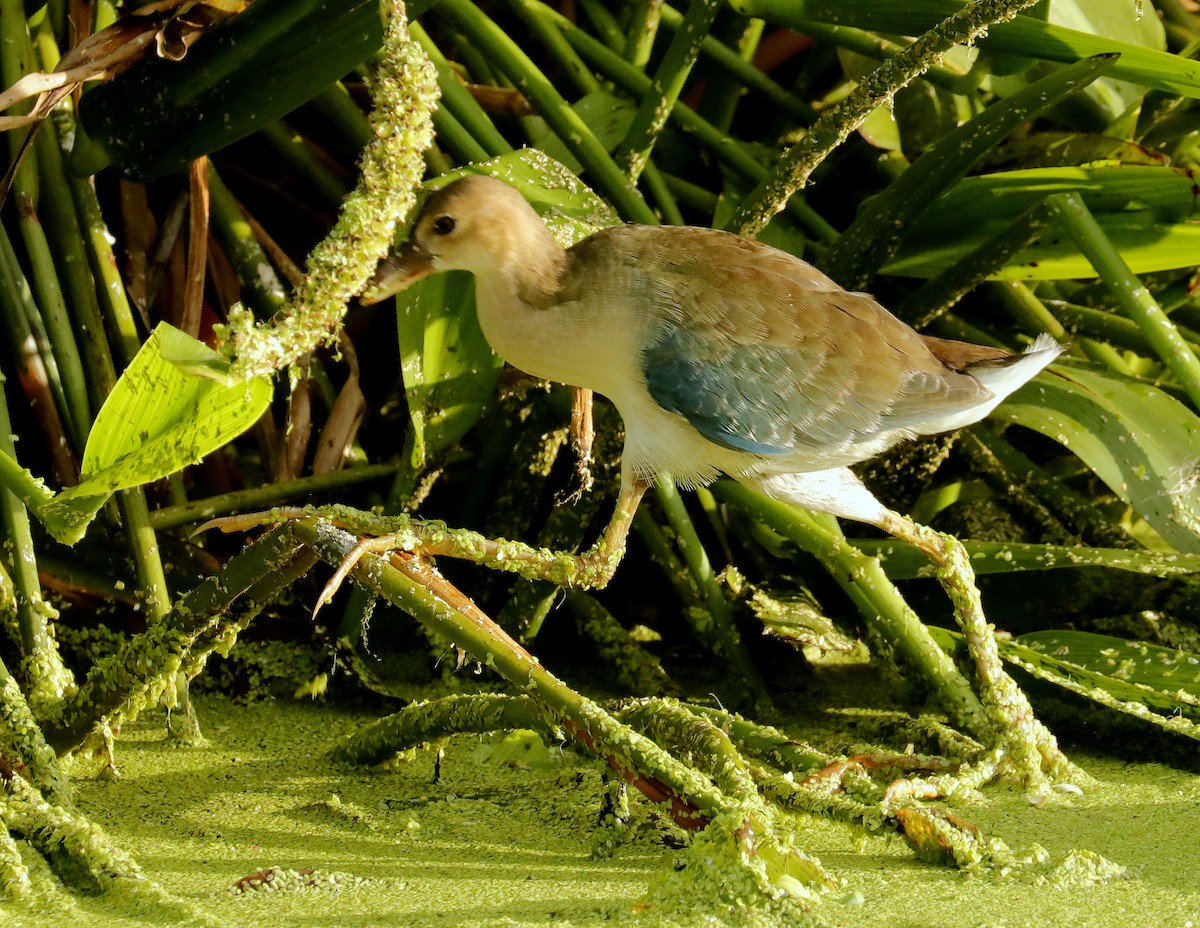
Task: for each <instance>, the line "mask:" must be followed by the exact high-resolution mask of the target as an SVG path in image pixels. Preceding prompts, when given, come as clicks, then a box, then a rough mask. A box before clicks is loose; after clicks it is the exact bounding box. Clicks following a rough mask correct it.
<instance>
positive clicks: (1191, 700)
mask: <svg viewBox="0 0 1200 928" xmlns="http://www.w3.org/2000/svg"><path fill="white" fill-rule="evenodd" d="M929 631H930V633H931V634H932V635H933V637H934V639H935V640H936V641H937V642H938V644H939V645H940V646H941V647H942V648H944V649H946V650H947V651H953V650H955V649H956V648H958V647H959V646H960V645H961V643H962V636H961V635H960V634H958V633H957V632H952V631H950V630H949V629H944V628H930V630H929ZM998 643H999V647H1000V655H1001V656H1002V657H1003V658H1004V659H1005V660H1007V661H1011V662H1012V663H1014V664H1016V665H1017V666H1018V667H1020V668H1021V669H1022V670H1025V671H1026V672H1028V673H1030V674H1032V675H1033V676H1035V677H1037V678H1038V679H1039V680H1044V681H1046V682H1047V683H1052V684H1054V685H1056V686H1060V687H1062V688H1063V689H1066V690H1069V691H1070V692H1072V693H1075V694H1077V695H1079V696H1082V697H1083V698H1085V699H1088V700H1091V701H1092V702H1095V703H1097V704H1099V705H1102V706H1106V707H1108V708H1110V709H1114V710H1116V711H1117V712H1122V713H1124V714H1126V715H1129V716H1132V717H1133V718H1137V719H1140V720H1141V721H1143V722H1148V723H1149V724H1151V725H1155V726H1157V727H1159V728H1162V729H1165V730H1167V731H1170V732H1173V733H1174V734H1178V735H1183V736H1184V737H1187V738H1192V739H1195V740H1200V654H1193V653H1190V652H1188V651H1177V650H1174V649H1172V648H1164V647H1160V646H1158V645H1152V644H1145V643H1143V642H1140V641H1126V640H1125V639H1123V638H1113V637H1111V636H1109V635H1096V634H1092V633H1091V632H1077V631H1054V630H1049V631H1040V632H1033V633H1031V634H1028V635H1021V636H1020V637H1018V638H1016V639H1015V640H1013V641H1000V642H998Z"/></svg>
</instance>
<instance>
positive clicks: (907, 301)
mask: <svg viewBox="0 0 1200 928" xmlns="http://www.w3.org/2000/svg"><path fill="white" fill-rule="evenodd" d="M1049 222H1050V214H1049V211H1048V210H1047V209H1046V207H1045V206H1044V205H1042V204H1038V205H1037V206H1034V207H1031V208H1030V209H1028V210H1026V211H1025V212H1024V213H1022V214H1021V215H1020V216H1018V217H1017V218H1016V219H1014V220H1013V221H1012V223H1010V224H1009V225H1008V226H1005V228H1004V229H1002V230H1001V231H1000V232H998V233H996V234H995V235H993V236H992V237H991V238H989V239H987V240H986V241H984V242H982V243H981V244H980V245H979V246H977V247H976V248H973V249H972V250H971V252H970V253H969V254H967V255H965V256H963V258H961V259H960V260H958V261H955V262H954V264H952V265H950V267H948V268H946V270H944V271H942V272H941V273H939V274H938V275H937V276H936V277H931V278H930V279H929V280H927V281H925V283H923V284H922V285H921V286H920V287H918V288H917V289H916V290H914V291H913V292H912V293H910V294H908V296H906V297H905V298H904V300H903V302H901V303H900V304H899V305H898V306H896V307H895V313H896V315H897V316H899V317H900V318H901V319H903V320H904V321H905V322H907V323H908V324H909V325H911V326H912V327H913V328H914V329H918V330H920V329H923V328H925V327H926V326H927V325H929V324H930V323H931V322H933V321H934V320H935V319H937V318H938V317H939V316H941V315H943V314H944V313H947V312H949V311H950V309H951V307H953V306H954V305H955V304H956V303H958V301H959V300H961V299H962V298H963V297H964V296H966V295H967V294H968V293H970V292H971V291H972V290H974V289H975V288H976V287H977V286H979V285H980V284H981V283H983V282H984V281H985V280H987V279H988V278H989V277H991V275H992V274H994V273H996V272H997V271H999V270H1000V269H1001V268H1002V267H1004V266H1005V265H1006V264H1008V262H1009V261H1010V260H1012V259H1013V258H1015V257H1016V256H1017V255H1018V254H1020V253H1021V252H1022V251H1024V250H1025V249H1026V248H1028V247H1029V246H1030V245H1032V244H1033V243H1034V242H1036V241H1037V240H1038V238H1039V237H1040V236H1041V234H1042V232H1043V230H1044V229H1045V227H1046V225H1047V224H1048V223H1049ZM1046 315H1047V316H1048V317H1049V318H1048V319H1044V320H1043V321H1042V324H1041V325H1038V326H1036V327H1035V331H1048V332H1051V333H1052V334H1053V335H1055V336H1056V337H1062V334H1065V333H1062V331H1061V330H1062V326H1060V325H1057V324H1056V323H1055V322H1054V318H1053V317H1052V316H1049V314H1048V313H1047V314H1046ZM1047 322H1048V323H1050V327H1049V328H1047V324H1046V323H1047Z"/></svg>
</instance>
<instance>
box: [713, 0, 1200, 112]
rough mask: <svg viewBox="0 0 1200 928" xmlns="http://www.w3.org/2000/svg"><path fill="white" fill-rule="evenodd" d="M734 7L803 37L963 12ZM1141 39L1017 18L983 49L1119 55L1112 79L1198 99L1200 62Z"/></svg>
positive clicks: (875, 2)
mask: <svg viewBox="0 0 1200 928" xmlns="http://www.w3.org/2000/svg"><path fill="white" fill-rule="evenodd" d="M730 5H731V6H733V7H734V9H736V10H738V12H740V13H743V14H745V15H747V16H754V17H758V18H760V19H765V20H767V21H768V22H771V23H777V24H779V25H784V26H790V27H791V28H793V29H795V30H797V31H799V32H803V31H804V27H805V25H806V24H807V23H809V22H818V23H833V24H835V25H845V26H853V27H854V28H856V29H867V30H870V31H872V32H884V33H893V34H899V35H920V34H921V33H923V32H926V31H927V30H929V29H932V28H933V27H935V26H936V25H938V23H940V22H941V21H942V20H943V19H945V18H946V17H947V16H950V15H952V14H954V13H957V12H958V11H959V10H961V9H962V7H963V3H962V2H961V0H906V2H905V3H880V2H879V0H730ZM1142 15H1143V16H1147V17H1152V16H1154V11H1153V9H1152V8H1151V7H1150V6H1149V5H1147V6H1146V10H1145V12H1144V13H1143V14H1142ZM1141 39H1142V37H1141V35H1140V34H1139V35H1138V36H1135V37H1134V39H1133V41H1122V40H1118V39H1109V38H1104V37H1103V36H1099V35H1092V34H1090V33H1088V32H1083V31H1080V30H1078V29H1069V28H1066V27H1065V26H1059V25H1055V24H1053V23H1048V22H1043V21H1041V20H1038V19H1036V18H1034V17H1031V16H1016V17H1014V18H1013V19H1012V20H1010V21H1009V22H1005V23H997V24H995V25H994V26H992V27H991V28H990V29H989V30H988V34H987V36H985V37H984V38H982V39H981V40H980V41H979V45H980V47H981V48H984V49H987V50H988V51H989V52H997V51H998V52H1005V53H1008V54H1012V55H1018V56H1023V57H1026V58H1038V59H1041V60H1044V61H1062V62H1072V61H1079V60H1080V59H1083V58H1090V57H1091V56H1092V55H1101V54H1105V53H1107V52H1117V53H1119V54H1120V56H1121V57H1120V59H1119V60H1118V61H1117V62H1116V64H1114V65H1113V67H1112V70H1111V71H1110V72H1109V74H1108V76H1109V77H1112V78H1119V79H1120V80H1126V81H1132V82H1134V83H1137V84H1142V85H1144V86H1146V87H1153V88H1155V89H1157V90H1165V91H1168V92H1170V93H1176V94H1181V95H1183V96H1185V97H1200V62H1196V61H1192V60H1189V59H1187V58H1181V57H1179V56H1178V55H1171V54H1169V53H1167V52H1164V51H1159V50H1158V49H1156V48H1145V47H1143V46H1142V45H1140V44H1136V43H1137V42H1139V41H1141Z"/></svg>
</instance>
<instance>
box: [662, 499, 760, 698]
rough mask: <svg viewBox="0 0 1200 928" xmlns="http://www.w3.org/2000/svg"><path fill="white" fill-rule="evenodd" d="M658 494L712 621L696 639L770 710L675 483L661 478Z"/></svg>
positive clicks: (727, 603) (758, 677)
mask: <svg viewBox="0 0 1200 928" xmlns="http://www.w3.org/2000/svg"><path fill="white" fill-rule="evenodd" d="M655 491H656V493H657V496H658V502H659V505H660V506H662V509H663V512H664V513H665V514H666V516H667V520H668V521H669V522H670V523H671V528H672V529H674V531H675V538H676V543H677V544H678V546H679V551H680V553H681V554H682V555H683V560H684V562H685V563H686V564H687V566H688V571H689V572H690V573H691V575H692V580H694V581H695V583H696V586H697V587H698V588H699V589H700V593H701V595H702V596H703V597H704V608H705V610H706V611H707V612H708V615H709V617H710V618H711V620H712V625H711V626H710V627H708V628H700V627H696V628H695V631H696V633H697V638H699V639H700V641H702V642H703V643H705V644H706V645H708V646H709V647H711V648H713V650H714V651H715V652H716V653H717V654H719V655H720V656H721V657H722V658H723V659H724V660H725V662H726V663H727V664H728V665H729V669H730V670H731V671H732V672H733V673H734V674H735V675H736V677H737V679H738V682H739V683H740V684H741V685H742V686H743V687H744V691H745V693H746V694H747V695H748V696H749V697H750V699H751V701H752V702H753V703H754V704H755V705H756V706H758V707H762V708H765V707H768V706H769V705H770V703H771V697H770V695H769V693H768V692H767V685H766V683H765V682H764V681H763V678H762V674H760V673H759V671H758V668H757V667H755V666H754V662H753V660H751V658H750V654H749V652H748V651H747V650H746V646H745V645H744V644H742V641H741V639H740V638H739V636H738V633H737V629H736V628H735V627H734V623H733V616H732V615H731V614H730V611H729V602H728V601H727V600H726V599H725V591H724V590H723V589H722V588H721V584H720V582H719V581H718V580H717V575H716V572H715V571H714V570H713V568H712V563H711V562H710V561H709V559H708V553H707V552H706V551H705V550H704V545H703V543H702V542H701V541H700V536H699V535H697V534H696V528H695V526H694V525H692V520H691V517H690V516H688V513H687V509H686V508H685V507H684V504H683V499H682V497H680V495H679V491H678V490H677V489H676V488H675V484H674V483H673V482H671V481H670V480H668V479H666V478H663V477H659V478H658V480H657V481H656V482H655Z"/></svg>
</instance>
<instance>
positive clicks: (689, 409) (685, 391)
mask: <svg viewBox="0 0 1200 928" xmlns="http://www.w3.org/2000/svg"><path fill="white" fill-rule="evenodd" d="M788 354H789V352H787V350H786V349H783V348H779V347H774V346H768V345H739V344H735V343H727V344H726V343H722V342H719V341H717V340H716V339H713V338H711V337H704V336H702V335H700V334H698V333H695V332H692V331H689V330H688V329H684V328H676V327H672V328H669V329H667V330H665V331H663V332H662V333H661V334H660V335H659V336H658V338H656V339H655V340H653V341H652V342H651V344H649V345H648V346H647V347H646V348H645V349H643V351H642V372H643V374H644V375H645V378H646V386H647V388H648V389H649V391H650V395H651V396H652V397H653V398H654V401H655V402H656V403H658V405H659V406H661V407H662V408H663V409H666V410H668V411H670V412H674V413H677V414H679V415H681V416H683V417H684V418H685V419H687V420H688V422H690V423H691V424H692V426H693V427H694V428H695V429H696V431H698V432H699V433H700V434H701V435H703V436H704V437H705V438H707V439H708V440H709V441H711V442H713V443H715V444H718V445H721V446H723V447H725V448H731V449H733V450H736V451H748V452H750V453H752V454H765V455H774V454H788V453H789V452H791V450H792V444H793V438H792V431H793V430H792V428H790V427H789V421H790V419H791V416H790V415H789V413H791V412H793V411H792V410H789V409H788V408H787V405H788V404H787V401H786V400H784V399H783V397H782V396H781V395H780V393H781V390H780V386H781V384H780V381H781V379H783V378H787V377H788V376H790V368H791V365H790V363H789V362H790V361H791V358H789V357H788ZM772 372H775V373H772Z"/></svg>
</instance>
